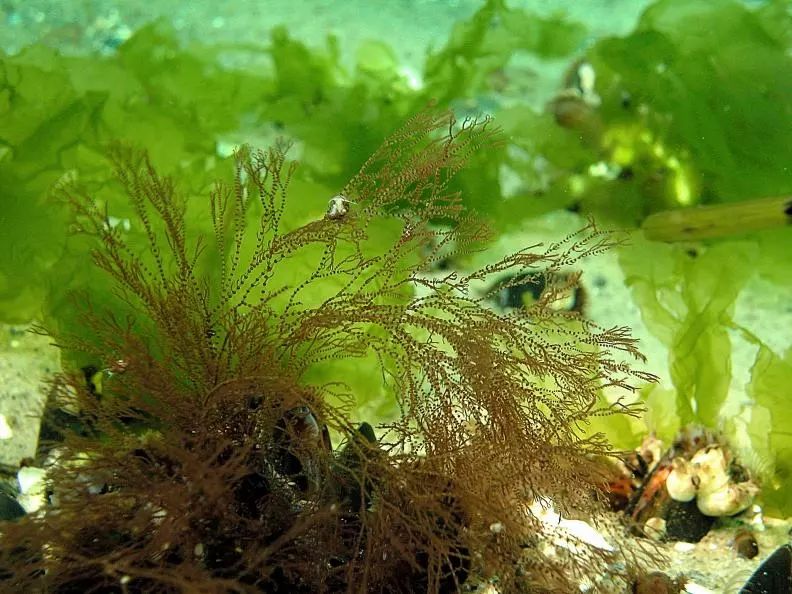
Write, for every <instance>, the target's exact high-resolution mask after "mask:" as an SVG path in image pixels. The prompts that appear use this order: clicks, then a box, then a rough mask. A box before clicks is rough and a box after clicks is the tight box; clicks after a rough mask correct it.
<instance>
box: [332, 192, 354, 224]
mask: <svg viewBox="0 0 792 594" xmlns="http://www.w3.org/2000/svg"><path fill="white" fill-rule="evenodd" d="M350 204H354V203H353V202H352V201H351V200H350V199H349V198H347V197H346V196H344V195H343V194H336V195H335V196H333V197H332V198H330V200H329V201H328V203H327V212H325V218H326V219H331V220H334V221H335V220H338V219H343V218H344V217H345V216H346V214H347V213H348V212H349V205H350Z"/></svg>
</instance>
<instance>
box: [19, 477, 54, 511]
mask: <svg viewBox="0 0 792 594" xmlns="http://www.w3.org/2000/svg"><path fill="white" fill-rule="evenodd" d="M46 478H47V472H46V471H45V470H44V469H43V468H36V467H35V466H25V467H23V468H20V469H19V472H17V482H18V483H19V492H20V495H19V497H17V501H18V502H19V505H21V506H22V508H23V509H24V510H25V511H26V512H27V513H29V514H30V513H33V512H35V511H38V510H39V509H41V508H42V507H43V506H44V505H45V504H46V502H47V483H46Z"/></svg>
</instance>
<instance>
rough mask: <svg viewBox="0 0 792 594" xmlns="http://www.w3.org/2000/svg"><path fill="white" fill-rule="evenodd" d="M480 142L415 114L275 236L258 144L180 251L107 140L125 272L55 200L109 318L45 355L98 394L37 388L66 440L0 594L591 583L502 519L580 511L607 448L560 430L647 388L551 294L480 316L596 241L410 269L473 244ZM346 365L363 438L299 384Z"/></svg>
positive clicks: (14, 536) (449, 120)
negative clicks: (65, 404)
mask: <svg viewBox="0 0 792 594" xmlns="http://www.w3.org/2000/svg"><path fill="white" fill-rule="evenodd" d="M496 142H498V131H497V129H496V128H495V127H494V126H493V125H492V124H491V122H490V121H489V120H479V121H476V120H466V121H464V122H457V121H455V120H454V118H453V117H452V116H451V115H450V114H447V113H440V114H438V113H436V112H434V111H433V110H431V109H428V110H426V111H424V112H422V113H420V114H418V115H416V116H415V117H413V118H412V119H410V120H409V121H408V122H407V123H406V124H404V125H403V126H402V127H401V128H400V129H399V130H397V131H396V132H395V133H394V134H393V135H392V136H391V137H390V138H388V139H387V140H386V141H385V142H384V143H383V144H382V146H381V147H380V148H379V149H378V150H377V151H376V152H375V153H374V154H373V155H372V156H371V157H370V158H369V159H368V160H367V161H366V162H365V163H364V164H363V166H362V168H361V170H360V172H359V173H358V174H357V175H355V176H354V177H353V178H352V179H351V180H350V181H349V183H348V184H347V185H346V187H345V188H343V190H342V191H341V192H340V194H339V196H340V198H338V200H337V201H336V203H335V205H331V206H335V207H337V208H335V209H334V210H333V211H332V213H330V211H329V212H328V216H325V217H323V218H320V219H318V220H315V221H313V222H310V223H308V224H306V225H303V226H300V227H298V228H296V229H293V230H290V231H288V232H287V231H284V230H282V220H283V218H284V216H283V215H284V212H285V209H286V206H287V200H288V198H287V196H288V193H289V183H290V180H291V179H292V175H293V174H294V171H295V167H296V165H295V164H293V163H290V162H288V161H287V160H286V156H285V149H283V148H282V147H275V148H272V149H270V150H268V151H264V152H254V151H251V150H249V149H247V148H242V149H240V150H239V151H238V152H237V153H236V161H235V162H236V173H235V176H234V178H233V180H232V181H231V183H230V184H227V183H218V184H217V185H216V186H215V188H214V190H213V191H212V192H211V199H210V208H209V211H210V213H211V219H212V224H213V229H214V237H210V238H203V239H202V240H201V241H200V242H197V243H195V242H193V241H192V240H191V238H192V237H194V236H195V233H193V232H192V231H188V230H187V229H186V228H185V227H186V223H185V208H186V207H185V201H184V200H183V199H182V198H180V197H179V195H178V194H177V192H176V189H175V187H174V184H173V183H172V182H171V180H169V179H167V178H163V177H161V176H160V175H158V174H157V172H156V171H155V170H154V168H153V167H152V165H151V163H150V162H149V159H148V157H147V156H146V154H145V153H143V152H140V151H137V150H134V149H130V148H128V147H125V146H122V145H119V146H116V147H115V148H113V149H112V152H111V155H112V158H113V161H114V163H115V168H116V171H117V175H118V179H119V181H120V183H121V185H122V186H123V188H124V189H125V191H126V193H127V194H128V196H129V200H130V201H131V204H132V206H133V207H134V209H135V211H136V213H137V221H135V222H134V224H135V225H139V226H140V228H142V229H143V230H144V232H145V236H146V238H147V239H146V241H145V245H144V246H143V249H141V246H140V245H134V246H133V245H130V244H129V243H128V240H127V239H126V238H125V234H124V231H123V229H122V228H121V227H120V226H113V225H111V224H110V219H109V217H108V214H107V213H106V212H105V209H104V208H103V207H102V206H101V204H100V203H99V202H98V201H97V200H96V199H95V198H94V197H92V196H91V195H89V194H87V193H85V192H84V191H83V190H81V189H80V188H79V187H78V186H77V185H75V184H73V183H64V184H62V185H61V186H60V187H59V188H58V189H57V191H56V192H57V194H58V195H59V196H60V197H61V198H62V199H63V200H65V201H67V202H68V203H69V204H70V205H71V207H72V208H73V210H74V211H75V214H76V217H75V219H76V227H77V230H78V231H79V232H82V233H85V234H88V235H90V236H93V237H95V238H96V239H97V240H98V242H97V245H98V247H97V249H96V251H95V252H94V259H95V263H96V265H98V266H99V267H100V268H102V269H104V270H105V271H106V272H107V273H108V274H109V275H111V276H112V277H113V278H114V279H115V282H116V284H117V288H118V296H119V306H118V310H117V311H116V312H115V314H111V313H106V314H99V313H96V312H93V311H92V312H89V314H88V316H87V320H88V321H87V322H86V323H87V324H89V326H90V330H91V332H90V334H91V337H90V338H89V339H85V338H82V339H78V338H71V339H70V338H69V337H61V336H59V337H58V339H59V341H60V342H61V343H62V344H65V345H66V346H67V347H68V348H70V349H76V350H79V351H81V352H86V353H88V354H90V355H91V356H92V357H94V358H95V359H96V360H100V361H102V364H103V365H104V368H105V369H106V370H109V372H108V373H106V374H105V378H104V381H103V385H102V388H101V398H98V397H97V393H96V392H97V390H95V389H91V388H90V387H86V382H85V377H84V374H83V373H80V372H76V373H64V374H63V375H62V376H60V377H59V378H58V379H57V381H56V382H55V385H57V386H59V388H60V390H61V391H62V393H63V395H64V396H69V397H71V398H75V396H74V395H75V394H76V400H77V402H76V405H75V406H76V408H78V409H79V411H80V419H81V427H82V429H81V430H80V431H72V432H69V433H68V434H67V435H66V438H65V441H64V443H63V444H62V445H61V447H60V449H59V452H60V454H59V457H58V459H57V462H56V464H55V465H54V466H53V467H52V468H51V470H50V473H49V480H50V481H51V489H52V492H53V495H52V499H53V504H52V505H51V506H49V507H48V509H47V510H45V511H44V512H43V513H39V514H33V515H30V516H28V517H26V518H24V519H23V520H22V521H21V522H19V523H14V524H11V523H9V524H6V525H4V526H2V532H3V539H2V545H0V589H2V590H3V591H8V592H57V593H67V592H81V593H86V594H87V593H90V592H97V593H99V592H101V593H108V592H109V593H113V592H118V593H132V592H145V593H155V592H163V593H166V592H167V593H171V592H173V593H175V592H190V593H202V592H206V593H210V592H211V593H215V592H217V593H226V592H290V593H323V592H327V593H343V592H350V593H361V594H362V593H369V592H388V593H405V594H406V593H408V592H455V591H458V590H460V589H461V587H462V585H463V584H464V583H465V582H468V583H470V582H471V581H472V580H473V579H474V578H476V579H488V578H491V577H494V576H497V578H498V588H499V590H500V591H501V592H503V593H509V592H550V591H553V592H558V591H562V592H563V591H569V592H573V591H577V590H578V585H577V584H578V580H579V579H581V578H583V577H586V576H588V577H592V576H595V575H603V574H605V573H607V572H608V571H615V569H613V568H614V567H615V566H616V565H614V563H613V562H614V560H616V559H615V558H614V556H613V555H612V554H610V553H606V552H604V551H601V550H599V549H596V548H593V547H586V546H584V545H583V544H582V543H576V546H577V549H575V550H576V551H577V552H576V553H575V554H573V555H571V554H568V553H566V552H565V549H563V548H559V547H557V546H553V545H552V544H550V543H546V542H544V541H543V539H542V530H543V529H542V525H541V523H540V521H539V520H538V519H537V518H535V517H534V516H533V515H532V514H531V513H530V511H529V509H528V508H529V506H530V505H531V504H532V503H534V502H535V501H538V500H541V501H548V500H549V501H552V502H553V503H554V505H555V506H556V508H557V509H559V510H560V511H562V512H563V511H565V510H576V513H578V514H579V513H580V512H581V510H582V511H589V512H596V510H598V509H600V507H599V506H600V501H599V499H598V497H597V495H595V493H597V492H598V489H597V487H599V486H601V483H603V482H604V481H605V480H606V478H605V476H606V475H605V473H604V470H603V469H602V468H600V466H599V465H598V463H597V462H595V460H596V459H597V457H598V456H599V455H602V454H608V451H609V448H608V445H607V443H606V442H605V441H604V440H603V439H602V438H601V437H600V436H594V437H591V436H584V434H583V432H582V428H583V426H584V425H585V423H586V422H587V420H588V419H590V418H592V417H593V416H597V415H609V414H634V413H635V411H634V409H632V408H630V407H625V406H622V405H614V406H607V405H606V406H604V407H603V405H602V404H601V402H602V401H601V399H600V398H599V397H598V395H599V393H600V390H601V389H602V388H603V387H604V386H610V387H612V388H623V389H630V385H629V383H630V381H632V380H635V379H640V380H643V379H649V378H648V376H645V375H641V374H639V373H636V372H633V371H631V370H630V369H629V367H627V366H626V365H625V364H624V363H622V362H620V360H619V359H618V357H617V356H616V353H615V352H616V351H622V352H624V353H626V354H628V355H631V356H634V357H640V354H639V353H638V352H637V350H636V348H635V344H634V341H633V340H632V339H631V338H629V336H628V334H627V330H626V329H624V328H613V329H609V330H604V329H600V328H597V327H596V326H594V325H593V324H591V323H589V322H587V321H585V320H584V319H581V318H576V317H574V316H570V315H569V314H568V313H562V312H558V311H556V310H555V309H553V308H552V307H550V306H549V305H548V303H547V301H548V300H549V299H550V297H548V299H540V300H539V301H538V302H537V303H536V304H534V305H533V306H531V307H530V308H528V309H527V310H525V311H510V312H508V313H502V312H496V311H493V310H492V309H489V308H487V307H486V306H485V305H484V303H483V298H479V297H475V298H474V297H473V296H472V295H473V292H472V291H469V287H470V286H471V284H473V283H481V282H484V283H487V282H491V280H492V279H493V278H499V277H503V276H504V274H506V273H508V275H509V276H510V277H514V276H515V275H522V276H524V275H526V274H534V273H537V271H541V272H542V274H553V273H555V272H559V271H560V270H561V269H562V268H566V267H568V266H569V265H570V264H571V263H573V262H575V261H577V260H578V259H579V258H581V257H583V256H584V255H588V254H596V253H600V252H601V251H603V250H605V249H608V248H609V247H610V246H611V245H613V243H614V241H615V240H614V239H613V238H612V237H611V236H610V235H607V234H604V233H601V232H599V231H596V230H595V229H594V228H593V227H588V228H586V229H584V230H583V231H582V232H581V233H579V234H575V235H574V236H571V237H568V238H565V239H563V240H562V241H560V242H558V243H556V244H553V245H550V246H548V247H547V248H546V249H545V250H544V251H543V252H541V253H533V252H530V251H528V250H525V251H520V252H517V253H515V254H512V255H510V256H508V257H506V258H504V259H502V260H501V261H498V262H496V263H493V264H491V265H489V266H487V267H486V268H484V269H482V270H477V271H474V272H472V273H470V274H463V273H458V272H456V273H448V274H445V275H444V276H437V275H435V276H430V275H428V274H426V273H425V271H426V270H428V269H430V268H431V264H432V263H433V262H434V261H436V260H439V259H440V258H441V257H446V255H447V253H446V252H447V249H446V248H447V247H448V246H449V245H455V246H456V249H458V250H460V252H462V253H464V252H465V251H470V250H474V249H479V246H480V245H482V241H483V240H485V239H487V237H488V233H487V230H486V228H485V226H484V225H483V224H482V223H481V221H480V220H479V219H477V218H476V217H475V216H473V215H472V214H470V213H467V212H465V211H464V210H463V209H462V208H461V203H460V199H459V196H458V195H457V193H455V192H454V190H453V186H452V180H453V177H454V175H455V174H456V173H457V172H458V171H460V169H461V168H462V167H464V165H465V163H466V162H467V161H468V160H469V158H470V157H471V156H472V155H473V153H474V152H475V151H477V150H479V149H480V148H482V147H489V146H492V144H493V143H496ZM438 220H439V221H443V222H444V223H449V222H452V223H453V225H444V226H443V227H442V228H439V227H434V226H432V225H431V224H430V221H438ZM374 240H376V241H374ZM383 243H385V244H387V245H388V246H389V247H387V248H386V249H382V248H381V246H382V245H383ZM427 246H431V247H427ZM441 253H442V255H441ZM311 259H313V261H314V266H313V267H312V268H310V269H304V266H303V263H304V262H306V261H308V260H311ZM297 261H299V262H300V266H297V267H295V266H292V264H293V263H294V262H297ZM497 289H498V287H496V289H495V290H497ZM416 295H419V296H416ZM125 308H132V309H133V310H134V312H135V313H134V315H129V316H126V315H123V316H122V315H120V314H118V312H119V311H125V310H126V309H125ZM372 352H373V353H376V355H377V357H378V360H379V365H380V367H381V375H382V382H383V391H384V392H385V390H386V389H387V391H388V392H390V393H393V394H395V395H396V397H397V398H398V405H399V409H400V416H399V418H398V420H396V421H395V422H393V423H391V424H390V425H388V426H387V427H380V428H378V429H376V435H375V433H374V431H372V429H371V427H369V426H368V425H366V424H365V423H364V424H362V425H360V422H361V421H365V419H353V418H350V413H349V410H350V407H349V406H348V404H349V401H351V400H353V399H355V398H363V397H370V395H367V394H348V393H347V394H342V395H341V397H339V394H338V392H339V389H340V388H339V386H342V385H343V384H342V381H343V379H344V378H343V377H339V378H337V379H338V381H337V382H335V383H333V384H329V385H311V384H310V383H309V382H308V381H307V380H306V379H305V375H306V372H307V371H308V370H309V369H310V368H311V366H312V365H314V364H316V363H317V362H323V361H327V360H330V359H348V358H350V357H361V356H363V355H365V354H367V353H372ZM365 360H366V359H361V361H365ZM369 360H370V359H369ZM327 428H329V429H330V432H328V429H327ZM331 433H332V434H333V435H334V436H340V437H341V444H340V445H338V447H336V448H335V449H333V447H332V446H331V445H330V439H329V435H330V434H331ZM336 439H338V438H337V437H336ZM595 586H596V583H595Z"/></svg>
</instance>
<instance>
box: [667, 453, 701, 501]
mask: <svg viewBox="0 0 792 594" xmlns="http://www.w3.org/2000/svg"><path fill="white" fill-rule="evenodd" d="M671 464H672V466H673V468H672V470H671V472H670V473H669V475H668V477H667V478H666V482H665V486H666V489H667V490H668V494H669V495H670V496H671V499H673V500H674V501H691V500H692V499H693V498H694V497H695V496H696V492H697V491H698V485H699V479H698V477H697V476H696V473H695V472H694V471H693V469H692V468H691V465H690V464H689V463H688V461H687V460H685V459H684V458H674V460H673V462H672V463H671Z"/></svg>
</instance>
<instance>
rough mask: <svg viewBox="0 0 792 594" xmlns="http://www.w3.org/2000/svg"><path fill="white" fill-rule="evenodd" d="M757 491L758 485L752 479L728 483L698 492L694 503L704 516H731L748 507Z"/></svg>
mask: <svg viewBox="0 0 792 594" xmlns="http://www.w3.org/2000/svg"><path fill="white" fill-rule="evenodd" d="M758 492H759V487H758V486H757V485H756V484H754V483H753V482H752V481H745V482H742V483H737V484H734V483H728V484H725V485H723V486H722V487H721V488H720V489H716V490H714V491H709V492H707V493H700V494H699V496H698V499H696V505H697V506H698V508H699V511H700V512H701V513H702V514H704V515H705V516H716V517H717V516H733V515H735V514H738V513H740V512H741V511H744V510H746V509H748V508H749V507H750V506H751V504H752V503H753V499H754V497H755V496H756V494H757V493H758Z"/></svg>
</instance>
